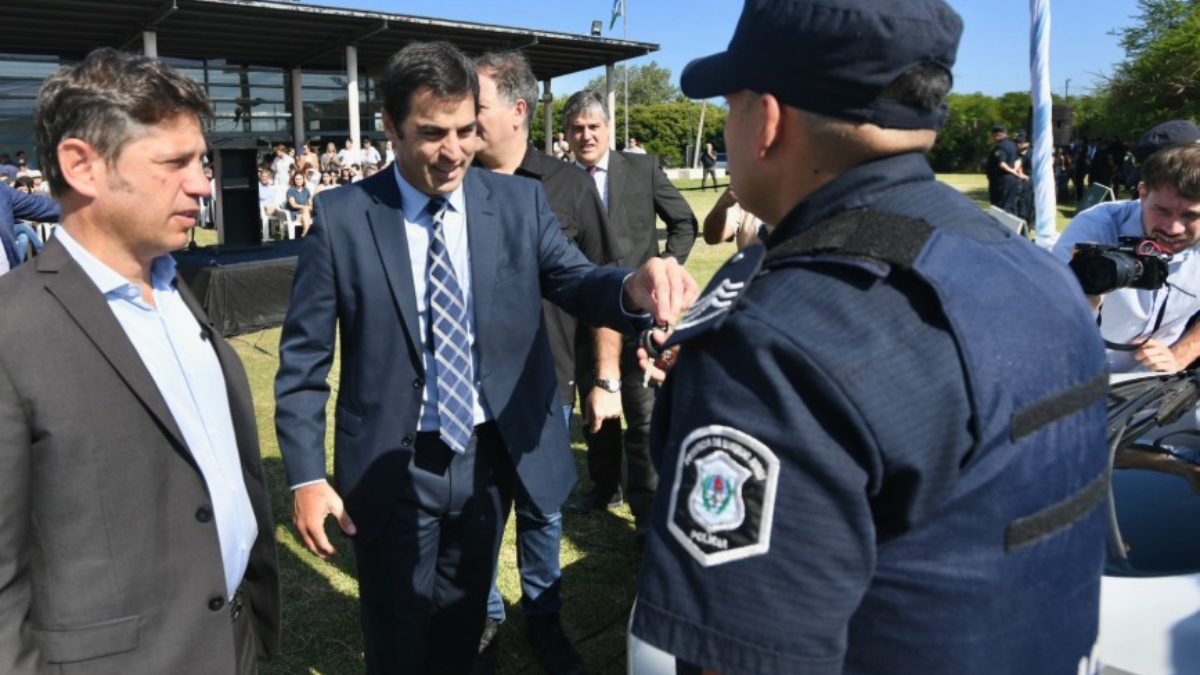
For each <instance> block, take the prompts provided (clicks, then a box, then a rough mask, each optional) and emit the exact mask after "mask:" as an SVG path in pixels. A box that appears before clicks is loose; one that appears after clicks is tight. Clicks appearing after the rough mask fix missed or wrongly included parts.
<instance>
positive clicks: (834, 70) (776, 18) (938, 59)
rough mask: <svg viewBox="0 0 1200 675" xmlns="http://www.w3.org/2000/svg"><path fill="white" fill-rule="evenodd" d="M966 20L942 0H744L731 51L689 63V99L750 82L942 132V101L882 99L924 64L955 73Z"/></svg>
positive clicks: (801, 99) (823, 110) (782, 94)
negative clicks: (926, 106)
mask: <svg viewBox="0 0 1200 675" xmlns="http://www.w3.org/2000/svg"><path fill="white" fill-rule="evenodd" d="M961 35H962V19H961V18H959V16H958V14H956V13H955V12H954V10H953V9H951V8H950V7H949V5H947V4H946V3H945V2H943V1H942V0H746V6H745V7H744V8H743V9H742V16H741V19H739V20H738V25H737V28H736V29H735V30H734V33H733V39H732V40H731V41H730V42H729V48H728V49H727V50H726V51H724V52H721V53H719V54H713V55H711V56H706V57H704V58H700V59H696V60H695V61H692V62H691V63H689V64H688V66H687V67H686V68H684V71H683V75H682V77H681V78H680V87H681V88H682V89H683V92H684V93H685V94H687V95H688V96H689V97H691V98H710V97H713V96H722V95H725V94H729V93H733V92H736V91H741V90H743V89H749V90H751V91H755V92H758V93H769V94H772V95H774V96H775V98H777V99H779V100H780V101H781V102H783V103H785V104H787V105H790V106H793V107H796V108H800V109H802V110H807V111H810V112H814V113H818V114H822V115H828V116H830V117H837V118H841V119H848V120H853V121H856V122H869V123H872V124H875V125H877V126H881V127H887V128H897V129H937V128H939V127H940V126H941V124H942V121H943V120H944V119H945V106H944V105H943V106H940V107H939V108H938V109H936V110H923V109H920V108H914V107H912V106H908V105H904V104H901V103H900V102H898V101H894V100H890V99H885V98H881V97H880V93H882V92H883V90H884V88H885V87H887V86H888V85H889V84H891V83H892V81H894V80H895V79H896V77H898V76H899V75H901V74H902V73H904V72H905V71H907V70H908V69H910V68H912V67H913V66H917V65H922V64H926V65H932V66H936V67H940V68H942V69H944V70H945V71H946V73H947V74H949V73H950V71H951V68H952V67H953V65H954V58H955V53H956V51H957V50H958V40H959V37H960V36H961Z"/></svg>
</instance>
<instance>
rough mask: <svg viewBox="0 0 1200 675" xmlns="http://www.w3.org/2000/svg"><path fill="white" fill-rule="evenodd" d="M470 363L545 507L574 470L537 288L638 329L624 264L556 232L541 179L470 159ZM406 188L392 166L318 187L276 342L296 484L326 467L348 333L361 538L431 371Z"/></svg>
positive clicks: (348, 431) (388, 505) (400, 479)
mask: <svg viewBox="0 0 1200 675" xmlns="http://www.w3.org/2000/svg"><path fill="white" fill-rule="evenodd" d="M463 187H464V190H465V194H464V197H465V202H466V210H467V213H466V223H467V232H468V242H469V244H468V245H469V249H470V254H471V279H472V281H471V289H472V291H471V292H472V293H473V294H474V304H475V324H474V325H475V344H476V347H477V349H478V353H479V363H478V370H477V372H476V376H477V379H478V380H479V381H480V382H481V390H482V394H483V397H484V400H485V401H486V402H487V405H488V407H489V409H490V410H491V412H492V414H493V416H494V421H495V422H496V425H497V427H498V428H499V431H500V434H501V437H502V438H503V442H504V445H505V448H506V450H507V452H508V454H509V456H510V457H511V458H512V461H513V463H514V465H515V466H516V468H517V473H518V475H519V476H520V479H521V481H522V483H523V485H524V486H525V488H526V489H527V490H528V491H529V494H530V496H531V497H532V498H533V501H534V503H535V504H537V506H538V507H539V508H541V509H542V510H544V511H551V510H554V509H556V508H558V507H559V505H561V503H562V501H563V500H564V499H565V498H566V496H567V494H568V493H569V492H570V490H571V488H572V486H573V485H574V484H575V464H574V461H573V458H572V456H571V452H570V440H569V438H568V435H567V431H566V428H565V427H564V426H563V423H562V406H561V404H560V403H559V397H558V387H557V384H556V379H555V373H554V362H553V359H552V358H551V354H550V346H549V341H548V339H547V336H546V328H545V324H544V323H543V318H542V305H541V301H540V299H541V298H542V297H545V298H547V299H548V300H550V301H552V302H554V303H556V304H558V305H560V306H562V307H563V308H564V309H566V310H567V311H568V312H570V313H572V314H574V315H576V316H577V317H579V318H580V319H581V320H582V321H584V322H586V323H589V324H593V325H601V324H602V325H608V326H610V327H613V328H616V329H618V330H623V331H625V332H632V331H633V330H634V328H635V326H633V325H631V323H630V321H629V320H628V319H627V318H626V316H625V315H624V313H623V312H622V311H621V308H620V298H621V293H622V283H623V280H624V278H625V275H626V274H628V272H629V270H624V269H620V268H612V267H596V266H595V265H593V264H592V263H590V262H588V261H587V259H586V258H585V257H584V256H583V254H582V253H580V252H579V250H578V249H577V248H576V247H575V246H574V245H573V244H571V242H570V241H569V240H568V239H567V238H566V237H565V236H564V235H563V233H562V228H561V226H560V225H559V222H558V220H557V218H556V217H555V216H554V215H553V213H552V212H551V211H550V207H549V205H548V204H547V202H546V199H545V195H544V193H543V191H542V187H541V185H540V184H539V183H537V182H536V181H533V180H529V179H525V178H517V177H513V176H505V175H500V174H494V173H491V172H489V171H484V170H481V169H475V168H472V169H469V170H468V171H467V175H466V177H465V179H464V182H463ZM400 201H401V193H400V189H399V187H398V186H397V184H396V180H395V176H394V174H393V172H392V171H382V172H380V173H378V174H376V175H375V176H372V177H370V178H367V179H364V180H362V181H360V182H358V183H353V184H350V185H347V186H343V187H341V188H338V189H336V190H329V191H326V192H323V193H321V194H320V195H318V196H317V198H316V206H315V213H314V219H313V225H312V228H311V229H310V230H309V232H308V236H307V237H306V238H305V240H304V245H303V248H302V249H301V253H300V260H299V263H298V266H297V269H296V278H295V282H294V285H293V287H292V301H291V306H290V308H289V309H288V314H287V319H286V320H285V321H284V326H283V335H282V338H281V343H280V365H279V373H278V375H277V377H276V380H275V395H276V415H275V425H276V431H277V433H278V436H279V448H280V451H281V452H282V454H283V459H284V463H285V465H286V467H287V471H288V478H289V480H290V482H291V484H292V485H296V484H299V483H304V482H308V481H314V480H320V479H323V478H325V474H326V471H325V424H326V420H325V418H326V414H325V404H326V402H327V400H328V397H329V393H330V386H329V384H328V383H327V380H326V376H327V375H328V373H329V369H330V366H331V365H332V364H333V357H334V340H335V337H339V336H340V339H341V349H340V352H339V353H340V357H341V364H340V365H341V375H340V383H339V385H338V395H337V404H336V409H335V413H334V417H335V424H336V430H335V433H334V476H335V487H336V488H337V489H338V492H339V493H340V494H341V496H342V499H343V500H344V501H345V503H346V507H347V510H348V512H349V513H350V517H351V518H353V519H354V522H355V524H356V526H357V528H358V536H359V537H363V538H366V539H369V538H371V536H372V535H373V534H374V533H375V532H377V531H378V527H379V526H380V525H382V524H383V522H384V521H385V519H386V518H387V517H388V515H389V514H390V512H391V510H392V509H393V507H394V505H395V503H396V500H397V497H398V495H400V494H403V491H404V490H407V489H410V488H409V487H408V486H409V485H410V484H411V481H410V480H409V479H408V477H407V475H406V472H407V470H408V469H407V466H408V463H409V462H408V460H409V457H410V456H411V453H412V451H413V443H414V441H415V439H416V434H417V424H418V415H419V411H420V406H421V396H422V393H423V391H424V378H425V376H426V374H425V369H424V364H423V362H422V336H421V335H420V334H419V324H418V316H417V304H416V295H415V292H414V290H413V279H412V271H411V266H410V264H409V252H408V241H407V238H406V237H405V229H404V219H403V211H402V208H401V203H400Z"/></svg>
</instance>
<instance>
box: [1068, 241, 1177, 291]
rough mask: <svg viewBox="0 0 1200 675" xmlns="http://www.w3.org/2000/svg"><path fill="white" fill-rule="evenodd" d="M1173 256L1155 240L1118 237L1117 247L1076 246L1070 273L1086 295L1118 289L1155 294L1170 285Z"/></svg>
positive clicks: (1100, 245)
mask: <svg viewBox="0 0 1200 675" xmlns="http://www.w3.org/2000/svg"><path fill="white" fill-rule="evenodd" d="M1171 257H1172V256H1171V254H1170V253H1168V252H1167V251H1166V250H1165V249H1163V247H1162V246H1161V245H1159V244H1158V242H1156V241H1154V240H1153V239H1142V238H1141V237H1119V238H1118V239H1117V245H1116V246H1113V245H1111V244H1076V245H1075V255H1074V257H1072V258H1071V271H1072V272H1074V273H1075V276H1076V277H1077V278H1078V279H1079V284H1080V285H1081V286H1083V292H1084V293H1085V294H1087V295H1100V294H1102V293H1108V292H1109V291H1112V290H1115V289H1118V288H1140V289H1144V290H1148V291H1152V290H1155V289H1158V288H1162V287H1163V284H1165V283H1167V263H1169V262H1171Z"/></svg>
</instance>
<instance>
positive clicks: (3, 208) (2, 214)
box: [0, 185, 59, 267]
mask: <svg viewBox="0 0 1200 675" xmlns="http://www.w3.org/2000/svg"><path fill="white" fill-rule="evenodd" d="M17 219H20V220H32V221H35V222H39V223H57V222H58V220H59V210H58V202H56V201H54V200H53V199H51V198H49V197H47V196H45V195H27V194H25V193H24V192H21V191H20V190H17V189H14V188H11V187H9V186H7V185H0V246H3V247H4V254H5V255H7V256H8V265H9V267H16V266H17V265H20V264H21V261H20V260H17V246H16V235H15V234H14V232H13V225H15V224H16V221H17Z"/></svg>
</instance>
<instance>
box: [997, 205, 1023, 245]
mask: <svg viewBox="0 0 1200 675" xmlns="http://www.w3.org/2000/svg"><path fill="white" fill-rule="evenodd" d="M987 214H988V215H989V216H991V217H992V219H993V220H995V221H996V222H998V223H1000V224H1001V225H1003V226H1005V227H1007V228H1008V229H1010V230H1012V231H1013V232H1016V233H1017V234H1019V235H1021V236H1022V237H1028V236H1029V224H1028V223H1026V222H1025V219H1024V218H1018V217H1017V216H1014V215H1013V214H1011V213H1009V212H1008V211H1005V210H1004V209H1002V208H1000V207H999V206H996V205H995V204H993V205H992V206H989V207H988V210H987Z"/></svg>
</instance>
